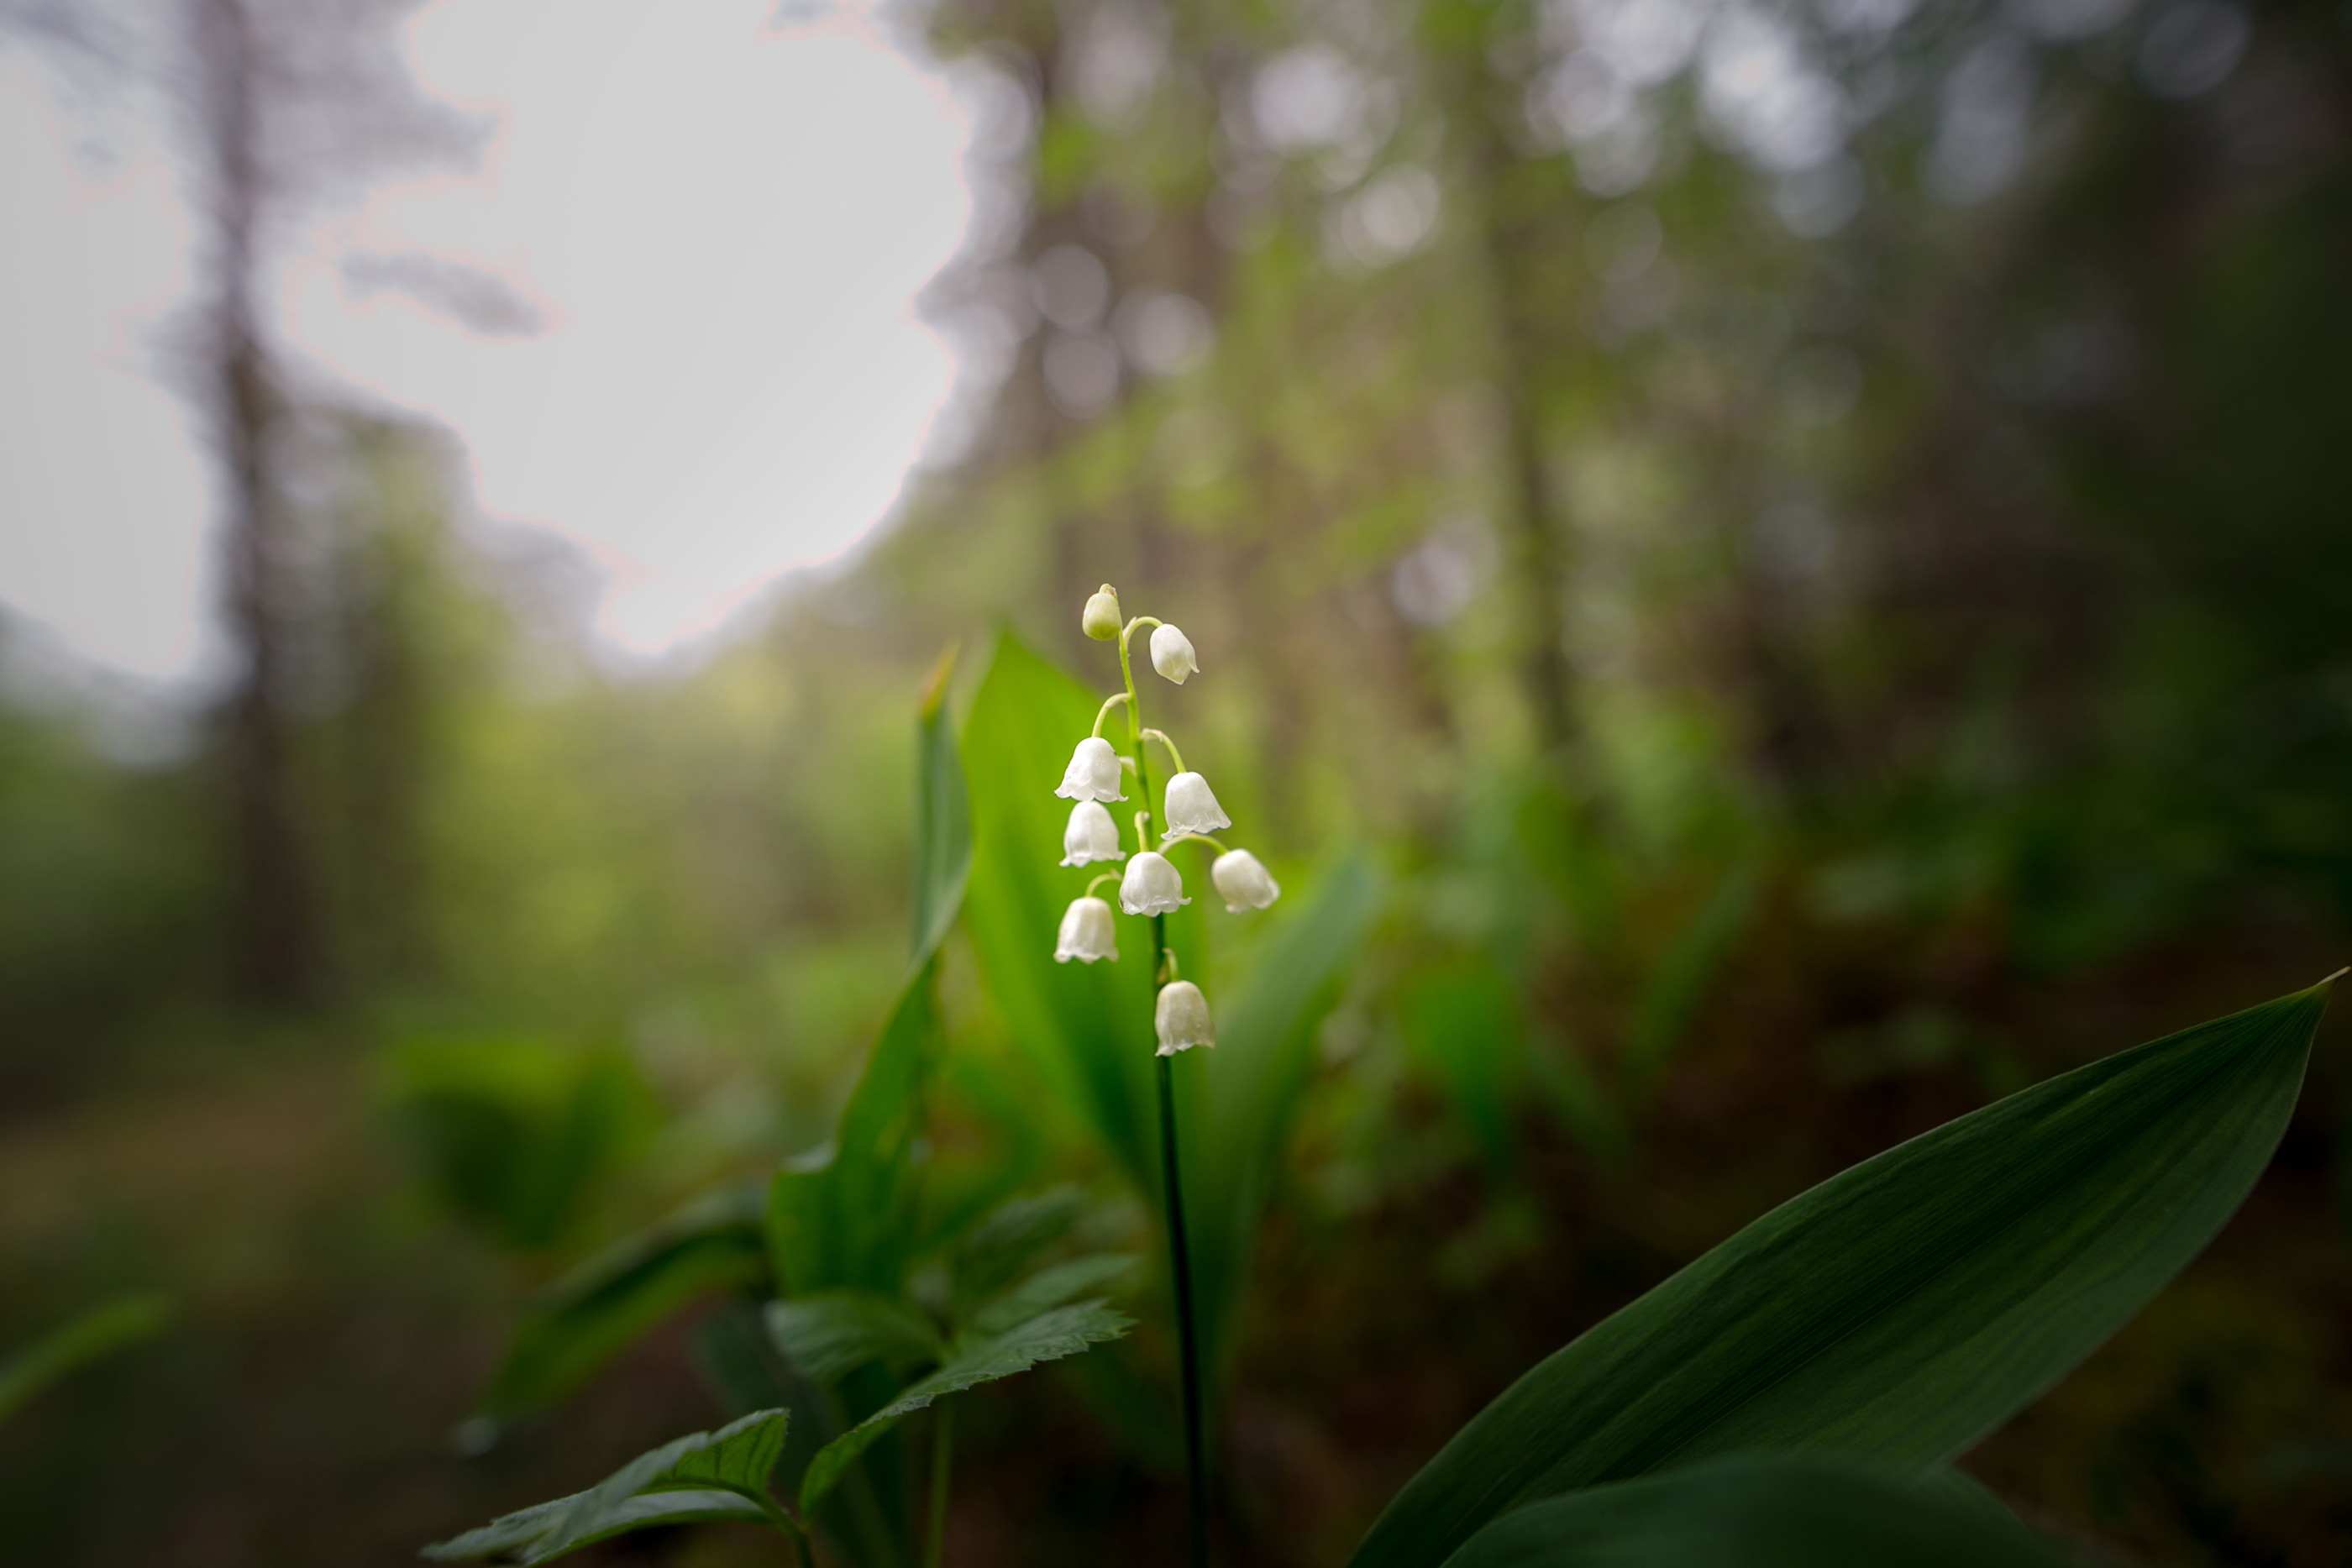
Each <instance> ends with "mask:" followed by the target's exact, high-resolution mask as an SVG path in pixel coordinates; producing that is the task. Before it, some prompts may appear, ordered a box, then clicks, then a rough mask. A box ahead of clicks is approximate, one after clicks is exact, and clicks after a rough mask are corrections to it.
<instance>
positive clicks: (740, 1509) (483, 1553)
mask: <svg viewBox="0 0 2352 1568" xmlns="http://www.w3.org/2000/svg"><path fill="white" fill-rule="evenodd" d="M788 1425H789V1415H788V1413H787V1412H785V1411H782V1410H760V1411H755V1412H753V1413H752V1414H751V1415H749V1416H744V1417H743V1418H742V1419H741V1420H740V1421H736V1422H732V1423H730V1424H729V1425H728V1426H725V1427H720V1428H719V1430H718V1431H716V1432H697V1433H695V1434H694V1435H693V1436H691V1437H680V1438H678V1439H677V1441H676V1442H673V1443H665V1444H663V1445H662V1446H661V1447H660V1448H656V1449H654V1450H652V1451H651V1452H649V1453H644V1454H640V1455H638V1456H637V1457H636V1458H634V1459H631V1460H630V1461H629V1462H628V1463H627V1464H625V1465H624V1466H622V1467H621V1468H620V1469H617V1470H615V1471H614V1472H613V1473H612V1474H611V1475H610V1476H608V1477H606V1478H605V1479H604V1480H602V1481H600V1482H598V1483H597V1484H596V1485H595V1486H593V1487H592V1488H590V1489H589V1490H586V1491H583V1492H575V1493H573V1494H572V1496H570V1497H566V1498H558V1499H557V1500H554V1501H553V1502H543V1503H540V1504H538V1505H537V1506H536V1507H532V1508H526V1509H523V1510H521V1511H519V1512H515V1513H509V1514H508V1515H506V1516H505V1517H503V1518H501V1519H499V1520H496V1521H493V1522H491V1523H489V1524H486V1525H484V1526H483V1527H482V1528H480V1529H479V1530H469V1531H467V1532H466V1533H465V1534H463V1535H460V1536H458V1537H457V1539H455V1540H454V1541H445V1542H441V1543H439V1544H438V1545H436V1546H428V1547H426V1548H425V1556H426V1557H429V1558H433V1559H435V1560H436V1561H440V1562H454V1561H459V1560H462V1559H466V1558H473V1557H488V1556H491V1555H493V1554H504V1555H506V1556H508V1557H509V1558H510V1559H511V1560H512V1561H514V1562H517V1563H545V1562H548V1561H550V1560H551V1559H553V1558H557V1557H561V1556H562V1555H563V1554H564V1553H565V1552H572V1551H576V1550H577V1549H579V1548H580V1547H583V1546H586V1545H588V1544H589V1543H590V1542H597V1541H602V1540H604V1539H605V1538H606V1537H607V1536H613V1535H618V1534H620V1533H621V1532H622V1531H629V1530H639V1529H643V1528H644V1527H646V1525H651V1524H677V1523H687V1522H692V1521H706V1520H721V1519H736V1520H759V1521H768V1522H774V1521H775V1519H776V1516H777V1513H778V1511H777V1509H776V1505H775V1503H774V1501H773V1500H772V1499H771V1498H770V1497H769V1495H768V1475H769V1472H770V1471H772V1470H773V1469H775V1468H776V1457H777V1456H778V1455H779V1454H781V1453H782V1452H783V1449H784V1437H785V1433H786V1430H787V1427H788Z"/></svg>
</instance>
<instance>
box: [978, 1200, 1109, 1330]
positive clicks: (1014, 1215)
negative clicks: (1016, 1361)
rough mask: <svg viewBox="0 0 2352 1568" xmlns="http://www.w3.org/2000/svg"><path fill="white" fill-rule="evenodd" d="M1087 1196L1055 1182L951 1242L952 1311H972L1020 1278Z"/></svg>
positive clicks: (1001, 1209)
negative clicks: (1055, 1185)
mask: <svg viewBox="0 0 2352 1568" xmlns="http://www.w3.org/2000/svg"><path fill="white" fill-rule="evenodd" d="M1086 1206H1087V1199H1086V1195H1085V1194H1084V1193H1082V1192H1080V1191H1079V1190H1078V1189H1077V1188H1076V1187H1075V1186H1057V1187H1055V1188H1053V1189H1051V1190H1050V1191H1047V1192H1041V1193H1037V1194H1034V1195H1033V1196H1031V1197H1015V1198H1011V1199H1008V1200H1007V1201H1005V1202H1003V1203H1002V1204H999V1205H998V1206H997V1207H995V1208H993V1209H992V1210H991V1211H990V1212H989V1213H988V1214H987V1215H986V1216H984V1217H983V1218H982V1219H981V1221H980V1223H979V1224H977V1225H975V1226H973V1227H972V1228H971V1230H970V1231H968V1232H967V1233H966V1234H965V1235H964V1236H963V1237H962V1238H961V1239H960V1240H958V1241H957V1243H956V1245H955V1249H954V1253H953V1255H952V1257H951V1258H950V1273H951V1285H952V1296H951V1300H950V1312H951V1314H952V1315H953V1316H955V1317H957V1318H962V1317H965V1316H968V1315H970V1313H971V1311H972V1309H974V1308H976V1307H977V1306H979V1305H980V1303H981V1302H982V1301H987V1300H988V1299H989V1298H990V1297H992V1296H993V1295H995V1294H996V1293H997V1292H998V1291H1002V1290H1003V1289H1004V1287H1005V1286H1006V1285H1008V1284H1010V1283H1012V1281H1013V1280H1014V1279H1016V1278H1018V1277H1019V1275H1020V1273H1021V1271H1022V1270H1024V1269H1026V1268H1027V1267H1028V1266H1029V1265H1030V1263H1031V1261H1032V1260H1034V1259H1035V1258H1036V1256H1037V1254H1038V1253H1040V1252H1043V1251H1044V1250H1045V1249H1046V1248H1048V1247H1051V1246H1052V1245H1053V1244H1054V1243H1055V1242H1056V1241H1059V1240H1060V1239H1062V1238H1063V1236H1064V1235H1065V1234H1066V1233H1067V1232H1068V1230H1069V1228H1070V1227H1071V1226H1072V1225H1074V1224H1076V1222H1077V1218H1078V1216H1079V1215H1080V1214H1081V1213H1083V1212H1084V1211H1085V1209H1086Z"/></svg>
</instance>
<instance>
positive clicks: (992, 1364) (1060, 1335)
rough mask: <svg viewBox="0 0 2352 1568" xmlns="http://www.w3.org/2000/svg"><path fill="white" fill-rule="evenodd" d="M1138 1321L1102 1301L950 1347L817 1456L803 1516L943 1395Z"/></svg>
mask: <svg viewBox="0 0 2352 1568" xmlns="http://www.w3.org/2000/svg"><path fill="white" fill-rule="evenodd" d="M1133 1326H1134V1324H1133V1322H1132V1320H1130V1319H1129V1318H1128V1317H1126V1316H1125V1315H1124V1314H1122V1313H1119V1312H1114V1311H1112V1310H1111V1308H1110V1307H1109V1306H1108V1304H1106V1303H1105V1302H1102V1301H1080V1302H1077V1303H1076V1305H1073V1306H1066V1307H1056V1308H1055V1309H1054V1310H1053V1311H1051V1312H1040V1313H1038V1314H1037V1315H1036V1316H1035V1317H1034V1318H1031V1319H1029V1320H1028V1321H1027V1322H1022V1323H1017V1324H1015V1325H1014V1326H1013V1327H1012V1328H1010V1329H1007V1330H1005V1331H1004V1332H1003V1333H995V1334H966V1335H964V1336H962V1337H961V1338H959V1339H958V1340H957V1341H956V1343H954V1344H953V1345H952V1346H950V1349H949V1351H948V1355H947V1359H946V1360H945V1361H943V1362H941V1363H940V1366H939V1368H938V1370H936V1371H934V1372H932V1373H931V1374H930V1375H929V1376H926V1377H923V1378H921V1379H919V1380H918V1381H917V1382H915V1383H912V1384H910V1385H908V1386H907V1387H905V1388H903V1389H901V1390H899V1392H898V1397H897V1398H895V1399H893V1400H891V1401H890V1402H889V1403H888V1404H887V1405H885V1406H882V1408H881V1409H879V1410H877V1411H876V1412H875V1413H874V1414H873V1415H871V1416H867V1417H866V1419H865V1420H864V1421H862V1422H860V1423H858V1424H857V1425H856V1427H851V1428H850V1429H849V1430H848V1431H846V1432H845V1433H843V1434H842V1435H841V1436H840V1437H835V1439H834V1440H833V1441H832V1442H830V1443H828V1444H826V1445H825V1446H824V1448H820V1449H818V1450H817V1456H816V1458H814V1459H811V1460H810V1461H809V1468H808V1473H807V1474H806V1475H804V1476H803V1477H802V1478H801V1511H802V1512H803V1513H808V1512H812V1511H814V1510H815V1509H816V1507H817V1506H818V1504H820V1503H821V1502H823V1501H824V1496H825V1494H826V1493H827V1492H828V1491H830V1490H833V1487H834V1484H835V1482H836V1481H838V1480H840V1479H841V1476H842V1472H843V1471H845V1470H846V1469H848V1468H849V1467H850V1466H851V1465H853V1464H855V1463H856V1460H857V1457H858V1456H859V1455H861V1454H863V1453H864V1452H865V1451H866V1448H868V1447H870V1446H871V1445H872V1444H873V1443H874V1441H875V1440H876V1439H877V1438H878V1437H881V1436H882V1435H883V1434H885V1433H886V1432H887V1431H889V1430H890V1428H891V1427H895V1426H896V1425H898V1418H899V1417H900V1416H906V1415H908V1414H910V1413H912V1412H914V1411H917V1410H920V1409H922V1408H923V1407H924V1406H927V1405H929V1404H930V1403H931V1401H932V1400H934V1399H937V1398H939V1397H940V1396H942V1395H947V1394H956V1393H960V1392H961V1391H962V1390H964V1389H967V1388H971V1387H974V1386H976V1385H980V1384H982V1383H993V1382H995V1381H997V1380H998V1379H1000V1378H1005V1377H1011V1376H1013V1375H1015V1374H1016V1373H1023V1372H1026V1371H1028V1370H1029V1369H1030V1368H1031V1367H1033V1366H1036V1365H1038V1364H1041V1363H1044V1362H1048V1361H1059V1360H1061V1359H1062V1358H1063V1357H1064V1356H1070V1355H1076V1354H1079V1353H1080V1352H1082V1351H1084V1350H1086V1349H1087V1346H1089V1345H1096V1344H1101V1343H1105V1342H1107V1341H1109V1340H1115V1339H1117V1338H1118V1337H1119V1336H1120V1335H1122V1334H1124V1333H1127V1331H1128V1330H1129V1328H1131V1327H1133Z"/></svg>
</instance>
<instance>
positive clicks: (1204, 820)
mask: <svg viewBox="0 0 2352 1568" xmlns="http://www.w3.org/2000/svg"><path fill="white" fill-rule="evenodd" d="M1233 825H1234V820H1233V819H1232V818H1231V817H1228V816H1226V815H1225V809H1224V808H1223V806H1220V805H1218V804H1217V797H1216V794H1215V792H1214V791H1213V790H1212V789H1210V788H1209V781H1208V780H1207V779H1203V778H1202V777H1201V776H1200V775H1199V774H1197V773H1179V774H1178V775H1176V777H1175V778H1173V779H1170V780H1168V831H1166V832H1164V833H1162V834H1160V839H1161V840H1162V841H1166V840H1169V839H1181V838H1182V837H1183V836H1184V835H1185V834H1186V833H1213V832H1215V831H1217V830H1218V829H1219V828H1230V827H1232V826H1233Z"/></svg>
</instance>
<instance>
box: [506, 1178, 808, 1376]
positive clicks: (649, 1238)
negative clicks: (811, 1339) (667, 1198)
mask: <svg viewBox="0 0 2352 1568" xmlns="http://www.w3.org/2000/svg"><path fill="white" fill-rule="evenodd" d="M762 1207H763V1198H762V1194H761V1190H760V1188H759V1187H757V1186H737V1187H727V1188H722V1189H720V1190H719V1191H716V1192H711V1193H707V1194H705V1195H704V1196H703V1197H699V1198H698V1199H696V1200H695V1201H694V1202H692V1203H690V1204H688V1205H687V1206H686V1207H683V1208H681V1209H679V1210H678V1211H677V1213H676V1214H674V1215H672V1216H671V1217H670V1218H667V1219H666V1220H664V1221H662V1222H661V1223H660V1224H659V1225H656V1226H655V1227H654V1228H651V1229H649V1230H646V1231H644V1232H642V1233H641V1234H639V1235H637V1236H634V1237H631V1238H630V1239H627V1240H625V1241H622V1242H620V1243H618V1244H616V1245H614V1246H613V1247H611V1248H608V1249H605V1250H604V1251H603V1252H601V1253H599V1254H597V1255H596V1256H595V1257H593V1258H591V1259H589V1260H587V1261H586V1262H584V1263H583V1264H581V1265H580V1266H579V1267H578V1268H576V1269H574V1270H572V1271H571V1272H570V1273H569V1274H567V1275H565V1276H564V1277H563V1278H562V1279H560V1280H558V1281H556V1282H555V1283H554V1284H552V1285H551V1286H550V1287H549V1288H548V1289H547V1290H546V1291H544V1292H542V1293H541V1296H540V1298H539V1300H538V1301H535V1302H533V1303H532V1305H531V1307H530V1311H529V1312H528V1313H527V1314H526V1315H525V1316H524V1318H523V1321H522V1323H521V1325H520V1327H519V1328H517V1329H516V1331H515V1337H514V1343H513V1344H512V1345H511V1346H509V1349H508V1351H507V1355H506V1359H505V1361H504V1362H502V1363H501V1364H499V1370H498V1373H497V1375H495V1376H493V1377H492V1378H491V1380H490V1385H489V1387H488V1390H486V1391H485V1392H484V1394H483V1396H482V1399H481V1403H480V1406H479V1409H478V1414H479V1415H481V1416H487V1417H488V1418H489V1419H491V1420H494V1421H497V1420H504V1419H507V1418H508V1417H509V1416H515V1415H518V1414H520V1413H521V1412H524V1411H527V1410H535V1409H539V1408H541V1407H542V1406H548V1405H551V1404H553V1403H554V1402H555V1401H556V1400H558V1399H561V1398H562V1397H563V1396H565V1395H567V1394H570V1393H571V1392H572V1390H573V1389H575V1388H577V1387H579V1386H580V1385H582V1384H583V1383H584V1382H586V1381H587V1380H588V1378H589V1377H591V1376H592V1375H594V1374H595V1373H596V1372H597V1370H598V1369H600V1368H601V1367H603V1366H604V1364H605V1363H607V1362H609V1361H610V1360H612V1358H613V1357H614V1356H615V1355H617V1354H620V1353H621V1352H622V1351H623V1350H625V1349H626V1348H627V1347H628V1346H629V1345H631V1344H633V1343H635V1342H636V1341H637V1340H638V1339H639V1338H640V1337H641V1336H643V1335H644V1334H645V1333H646V1332H647V1331H648V1330H650V1329H651V1328H653V1327H654V1325H655V1324H656V1323H658V1322H662V1321H663V1320H664V1319H666V1318H667V1317H668V1316H669V1315H670V1314H671V1313H673V1312H677V1310H678V1309H679V1308H681V1307H683V1306H685V1305H686V1304H687V1303H688V1302H689V1301H694V1300H696V1299H698V1298H699V1297H701V1296H704V1295H708V1294H709V1293H711V1292H713V1291H722V1290H728V1289H733V1288H747V1287H754V1286H757V1285H758V1284H760V1283H761V1281H763V1280H764V1279H765V1278H766V1276H767V1272H768V1269H767V1257H766V1252H765V1249H764V1246H763V1241H762V1236H761V1209H762Z"/></svg>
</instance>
